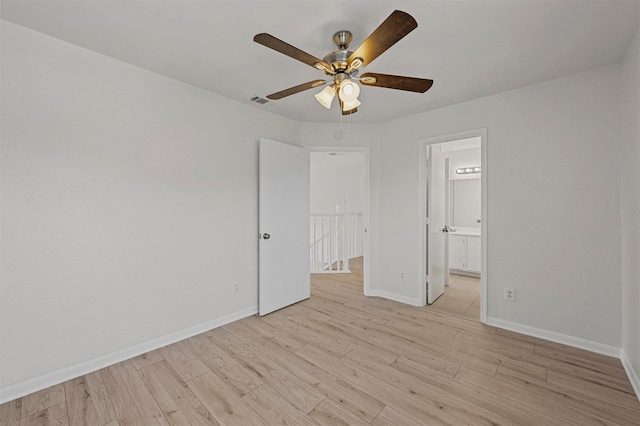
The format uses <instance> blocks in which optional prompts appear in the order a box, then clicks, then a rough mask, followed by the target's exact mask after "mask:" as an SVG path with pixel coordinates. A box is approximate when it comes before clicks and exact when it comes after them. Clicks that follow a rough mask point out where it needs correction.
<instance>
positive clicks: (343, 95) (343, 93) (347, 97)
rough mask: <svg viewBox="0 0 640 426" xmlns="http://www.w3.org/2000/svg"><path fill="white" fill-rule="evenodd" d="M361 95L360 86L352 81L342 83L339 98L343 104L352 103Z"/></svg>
mask: <svg viewBox="0 0 640 426" xmlns="http://www.w3.org/2000/svg"><path fill="white" fill-rule="evenodd" d="M359 94H360V86H358V85H357V84H356V83H354V82H353V81H351V80H342V81H341V82H340V91H339V92H338V96H339V97H340V100H341V101H342V102H345V103H346V102H350V101H353V100H355V99H357V98H358V95H359Z"/></svg>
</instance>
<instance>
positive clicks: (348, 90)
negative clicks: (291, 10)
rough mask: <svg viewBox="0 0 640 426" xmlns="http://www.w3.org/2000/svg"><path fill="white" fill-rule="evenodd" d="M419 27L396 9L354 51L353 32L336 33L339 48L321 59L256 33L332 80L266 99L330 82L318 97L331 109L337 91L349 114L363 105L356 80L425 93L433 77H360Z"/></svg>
mask: <svg viewBox="0 0 640 426" xmlns="http://www.w3.org/2000/svg"><path fill="white" fill-rule="evenodd" d="M417 27H418V23H417V22H416V20H415V19H414V18H413V17H412V16H411V15H409V14H408V13H406V12H402V11H400V10H396V11H394V12H393V13H392V14H391V15H389V17H388V18H387V19H386V20H385V21H384V22H383V23H382V24H380V26H379V27H378V28H376V29H375V31H373V33H371V35H369V37H368V38H367V39H366V40H365V41H364V42H362V44H361V45H360V46H359V47H358V48H357V49H356V50H355V51H353V52H352V51H350V50H348V49H349V44H350V43H351V39H352V35H351V32H349V31H346V30H343V31H338V32H337V33H335V34H334V35H333V42H334V43H335V44H336V46H337V47H338V50H336V51H334V52H331V53H329V54H327V55H326V56H325V57H324V58H323V59H318V58H316V57H315V56H313V55H310V54H308V53H306V52H303V51H302V50H300V49H298V48H297V47H294V46H292V45H290V44H288V43H285V42H284V41H282V40H279V39H277V38H276V37H274V36H272V35H270V34H267V33H261V34H257V35H256V36H255V37H254V38H253V41H255V42H256V43H259V44H262V45H263V46H266V47H268V48H270V49H273V50H275V51H278V52H280V53H283V54H285V55H287V56H290V57H292V58H293V59H297V60H298V61H301V62H304V63H305V64H307V65H310V66H312V67H314V68H317V69H319V70H320V71H324V73H325V74H326V75H328V76H331V77H332V79H329V80H313V81H309V82H307V83H302V84H299V85H297V86H293V87H290V88H288V89H285V90H282V91H280V92H276V93H272V94H270V95H268V96H267V98H268V99H271V100H278V99H282V98H285V97H287V96H290V95H294V94H296V93H299V92H302V91H305V90H309V89H313V88H315V87H320V86H323V85H325V84H326V83H327V82H331V84H330V85H329V86H327V87H325V88H324V89H323V90H322V91H321V92H319V93H317V94H316V95H315V97H316V99H317V100H318V102H320V104H322V105H323V106H324V107H325V108H327V109H330V108H331V102H332V101H333V98H334V97H335V96H336V94H337V95H338V101H339V103H340V109H341V110H342V115H347V114H353V113H355V112H356V111H358V106H359V105H360V101H359V100H358V95H359V94H360V87H359V86H358V85H357V84H356V83H355V82H356V81H359V82H360V83H361V84H363V85H365V86H376V87H386V88H388V89H397V90H406V91H409V92H417V93H424V92H426V91H427V90H429V88H431V85H432V84H433V80H427V79H424V78H414V77H401V76H398V75H389V74H376V73H370V72H368V73H364V74H362V76H360V78H357V76H358V73H359V69H360V68H362V67H365V66H368V65H369V64H370V63H371V62H373V61H374V60H375V59H376V58H377V57H378V56H380V55H381V54H383V53H384V52H385V51H386V50H387V49H389V48H390V47H391V46H393V45H394V44H396V43H397V42H398V41H400V40H401V39H402V38H403V37H404V36H406V35H407V34H409V33H410V32H411V31H413V30H414V29H416V28H417Z"/></svg>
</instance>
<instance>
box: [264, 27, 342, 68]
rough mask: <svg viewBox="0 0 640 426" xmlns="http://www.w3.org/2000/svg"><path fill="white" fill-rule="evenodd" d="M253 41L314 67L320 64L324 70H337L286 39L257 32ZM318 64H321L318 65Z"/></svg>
mask: <svg viewBox="0 0 640 426" xmlns="http://www.w3.org/2000/svg"><path fill="white" fill-rule="evenodd" d="M253 41H255V42H256V43H259V44H261V45H263V46H266V47H268V48H270V49H273V50H275V51H276V52H280V53H283V54H285V55H287V56H289V57H291V58H293V59H297V60H298V61H300V62H304V63H305V64H307V65H310V66H312V67H314V68H318V67H319V66H321V67H322V68H324V71H326V72H328V73H330V74H332V75H333V74H335V71H334V70H333V68H331V65H329V64H327V63H326V62H324V61H323V60H322V59H318V58H316V57H315V56H313V55H310V54H308V53H307V52H303V51H302V50H300V49H298V48H297V47H294V46H292V45H290V44H289V43H285V42H284V41H282V40H280V39H277V38H275V37H274V36H272V35H271V34H267V33H261V34H256V36H255V37H254V38H253ZM316 64H319V65H317V66H316Z"/></svg>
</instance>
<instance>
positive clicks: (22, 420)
mask: <svg viewBox="0 0 640 426" xmlns="http://www.w3.org/2000/svg"><path fill="white" fill-rule="evenodd" d="M351 266H352V268H353V269H356V268H357V262H354V263H352V265H351ZM18 424H19V425H83V426H86V425H111V426H115V425H121V426H124V425H155V424H158V425H189V424H193V425H216V424H235V425H265V424H269V425H276V424H278V425H279V424H286V425H315V424H332V425H335V424H354V425H358V424H372V425H403V426H404V425H407V426H411V425H439V424H447V425H465V426H466V425H494V424H504V425H565V424H566V425H580V426H584V425H640V403H639V402H638V399H637V398H636V397H635V395H634V394H633V390H632V388H631V386H630V384H629V381H628V379H627V377H626V376H625V373H624V370H623V368H622V366H621V364H620V361H619V360H617V359H615V358H610V357H606V356H602V355H598V354H594V353H590V352H586V351H582V350H579V349H574V348H570V347H566V346H563V345H559V344H555V343H550V342H546V341H543V340H540V339H535V338H531V337H527V336H523V335H519V334H515V333H511V332H507V331H503V330H499V329H496V328H493V327H488V326H484V325H481V324H479V323H476V322H472V321H468V320H465V319H462V318H458V317H454V316H450V315H445V314H441V313H438V312H434V311H429V310H426V309H423V308H414V307H410V306H407V305H403V304H400V303H396V302H392V301H389V300H385V299H380V298H365V297H364V296H362V284H361V272H360V271H357V272H356V273H354V274H351V275H346V274H342V275H331V276H329V275H315V276H313V278H312V296H311V298H310V299H309V300H306V301H304V302H301V303H299V304H296V305H294V306H291V307H288V308H285V309H282V310H280V311H278V312H275V313H273V314H270V315H267V316H265V317H262V318H258V317H249V318H245V319H243V320H240V321H237V322H234V323H232V324H229V325H227V326H224V327H221V328H218V329H215V330H211V331H209V332H207V333H204V334H201V335H198V336H196V337H193V338H190V339H187V340H184V341H182V342H179V343H176V344H174V345H171V346H168V347H165V348H162V349H159V350H156V351H153V352H150V353H147V354H145V355H141V356H139V357H136V358H133V359H130V360H127V361H124V362H121V363H119V364H117V365H113V366H111V367H108V368H105V369H103V370H100V371H96V372H94V373H91V374H88V375H86V376H83V377H79V378H77V379H74V380H70V381H68V382H65V383H63V384H60V385H57V386H54V387H52V388H50V389H46V390H44V391H41V392H36V393H34V394H32V395H28V396H26V397H24V398H20V399H18V400H15V401H12V402H9V403H6V404H3V405H1V406H0V425H3V426H4V425H18Z"/></svg>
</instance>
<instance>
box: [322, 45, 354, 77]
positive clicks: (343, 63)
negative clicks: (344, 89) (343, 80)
mask: <svg viewBox="0 0 640 426" xmlns="http://www.w3.org/2000/svg"><path fill="white" fill-rule="evenodd" d="M352 53H353V52H349V51H348V50H336V51H335V52H331V53H329V54H328V55H327V56H325V57H324V58H323V59H322V60H323V61H325V62H326V63H328V64H329V65H331V67H332V68H333V69H334V70H335V71H336V72H344V71H345V70H346V69H347V68H348V67H349V64H348V63H347V59H348V58H349V56H350V55H351V54H352ZM327 74H328V73H327Z"/></svg>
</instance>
